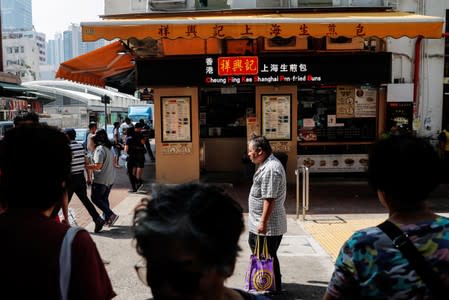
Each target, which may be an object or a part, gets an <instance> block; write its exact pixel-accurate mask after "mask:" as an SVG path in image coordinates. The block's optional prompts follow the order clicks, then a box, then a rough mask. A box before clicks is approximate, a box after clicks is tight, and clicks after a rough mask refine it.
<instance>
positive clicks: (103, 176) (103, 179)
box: [93, 145, 115, 185]
mask: <svg viewBox="0 0 449 300" xmlns="http://www.w3.org/2000/svg"><path fill="white" fill-rule="evenodd" d="M112 159H113V158H112V152H111V150H110V149H109V148H108V147H105V146H102V145H99V146H97V148H95V152H94V157H93V160H94V163H96V164H98V163H100V164H102V165H103V166H102V167H101V169H100V170H96V171H94V172H93V173H94V183H99V184H104V185H111V184H113V183H114V181H115V170H114V165H113V162H112Z"/></svg>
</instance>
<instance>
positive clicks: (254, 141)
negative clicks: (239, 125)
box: [248, 135, 273, 154]
mask: <svg viewBox="0 0 449 300" xmlns="http://www.w3.org/2000/svg"><path fill="white" fill-rule="evenodd" d="M248 145H249V146H250V147H252V148H253V149H257V148H260V149H262V151H264V152H266V153H268V154H271V153H272V152H273V150H272V149H271V145H270V142H269V141H268V139H267V138H266V137H265V136H257V135H254V136H252V137H251V138H250V139H249V141H248Z"/></svg>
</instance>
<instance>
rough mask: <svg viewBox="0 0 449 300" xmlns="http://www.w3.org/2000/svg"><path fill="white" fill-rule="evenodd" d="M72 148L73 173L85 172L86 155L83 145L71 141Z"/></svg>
mask: <svg viewBox="0 0 449 300" xmlns="http://www.w3.org/2000/svg"><path fill="white" fill-rule="evenodd" d="M70 149H71V150H72V174H81V173H83V174H84V165H85V155H84V148H83V145H81V144H79V143H77V142H75V141H71V142H70Z"/></svg>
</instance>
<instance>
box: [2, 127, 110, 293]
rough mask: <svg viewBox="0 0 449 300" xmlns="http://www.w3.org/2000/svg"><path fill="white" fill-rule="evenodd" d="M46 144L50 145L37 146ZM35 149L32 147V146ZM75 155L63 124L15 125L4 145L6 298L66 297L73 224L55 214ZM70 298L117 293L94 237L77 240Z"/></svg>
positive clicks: (81, 233)
mask: <svg viewBox="0 0 449 300" xmlns="http://www.w3.org/2000/svg"><path fill="white" fill-rule="evenodd" d="M36 145H45V147H39V146H38V147H36ZM31 148H32V149H33V151H30V149H31ZM71 157H72V154H71V152H70V148H69V145H68V143H67V137H66V136H65V135H64V134H63V133H62V132H61V131H60V130H58V129H55V128H51V127H47V126H39V127H36V126H34V127H31V126H28V127H21V128H13V129H11V130H9V131H8V132H6V134H5V138H4V139H3V142H2V144H1V146H0V197H1V199H2V201H4V202H5V203H6V206H7V210H6V211H5V212H4V213H3V214H1V215H0V237H1V246H0V257H1V259H2V262H1V268H0V286H1V288H0V298H2V299H48V300H59V299H61V292H60V272H59V268H60V262H59V258H60V252H61V245H62V241H63V239H64V236H65V234H66V232H67V230H68V229H69V228H70V227H69V226H68V225H67V224H64V223H59V222H56V221H55V220H54V219H52V218H50V215H51V213H52V212H53V211H54V209H55V207H57V206H60V203H61V201H62V199H63V198H64V197H65V195H66V184H67V182H68V180H69V176H70V162H71ZM71 249H72V254H71V258H72V259H71V262H72V264H71V273H70V284H69V288H68V299H103V300H106V299H112V298H113V297H114V296H115V293H114V291H113V289H112V285H111V281H110V280H109V277H108V274H107V272H106V269H105V267H104V264H103V262H102V260H101V257H100V255H99V253H98V250H97V247H96V246H95V243H94V241H93V240H92V238H91V237H90V234H89V233H88V232H86V231H79V232H78V233H77V234H76V235H75V237H74V239H73V243H72V248H71Z"/></svg>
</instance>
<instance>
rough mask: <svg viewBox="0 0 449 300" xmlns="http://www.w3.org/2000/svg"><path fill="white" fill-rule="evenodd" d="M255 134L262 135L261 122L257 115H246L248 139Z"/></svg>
mask: <svg viewBox="0 0 449 300" xmlns="http://www.w3.org/2000/svg"><path fill="white" fill-rule="evenodd" d="M253 135H260V127H259V122H258V121H257V118H256V117H255V116H250V117H246V138H247V140H249V139H250V138H251V137H252V136H253Z"/></svg>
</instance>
